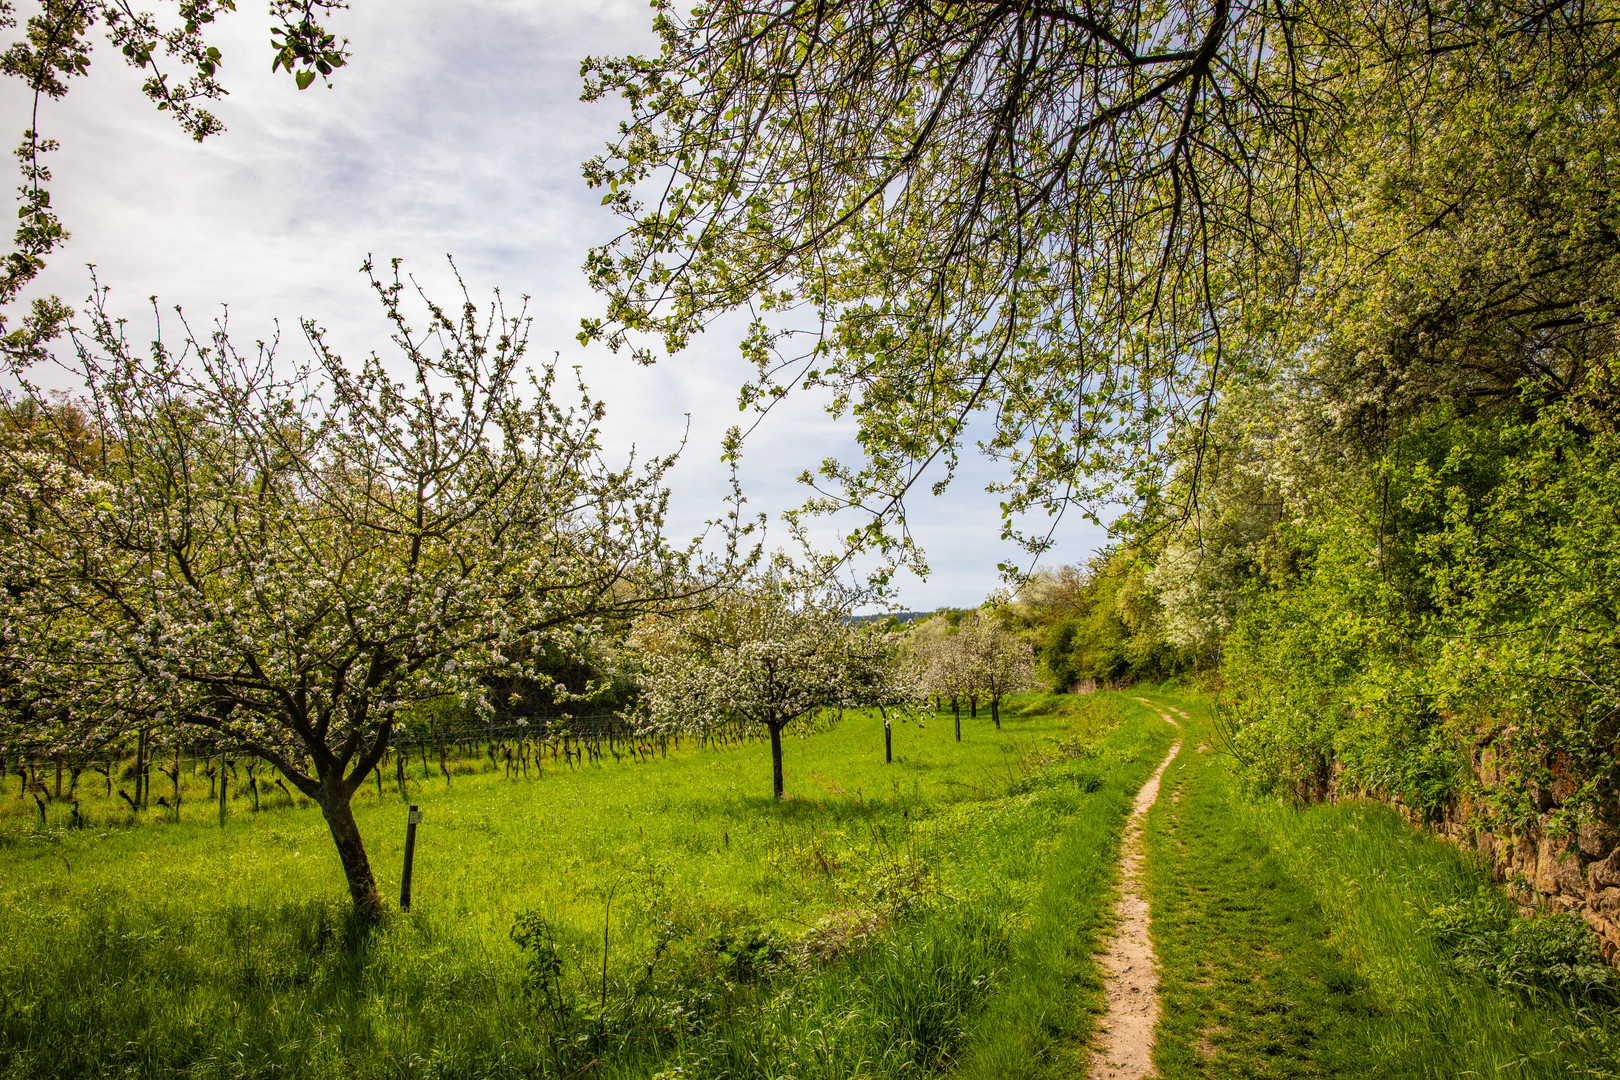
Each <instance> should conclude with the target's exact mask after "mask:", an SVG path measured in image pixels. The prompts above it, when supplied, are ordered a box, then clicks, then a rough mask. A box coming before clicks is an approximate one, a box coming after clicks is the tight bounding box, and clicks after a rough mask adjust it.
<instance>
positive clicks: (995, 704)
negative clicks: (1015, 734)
mask: <svg viewBox="0 0 1620 1080" xmlns="http://www.w3.org/2000/svg"><path fill="white" fill-rule="evenodd" d="M990 719H992V720H994V721H995V722H996V730H997V731H1000V730H1001V698H999V697H997V696H996V695H994V694H992V695H991V696H990Z"/></svg>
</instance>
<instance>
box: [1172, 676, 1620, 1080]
mask: <svg viewBox="0 0 1620 1080" xmlns="http://www.w3.org/2000/svg"><path fill="white" fill-rule="evenodd" d="M1153 696H1154V697H1156V698H1158V699H1159V700H1166V701H1168V700H1175V702H1176V704H1177V705H1178V706H1180V707H1182V708H1185V709H1187V710H1188V711H1189V712H1191V713H1193V715H1194V717H1195V719H1194V721H1193V722H1191V723H1189V724H1188V725H1187V737H1186V738H1185V739H1184V740H1183V742H1182V750H1181V752H1180V754H1179V755H1178V756H1177V758H1176V760H1175V761H1173V762H1172V763H1171V765H1170V767H1169V769H1168V770H1167V771H1166V773H1165V776H1164V779H1163V781H1162V782H1161V788H1160V795H1159V801H1158V803H1157V804H1156V806H1155V807H1154V809H1153V811H1152V812H1151V814H1150V815H1149V819H1148V828H1147V837H1148V845H1149V856H1148V872H1149V889H1150V902H1151V904H1152V907H1153V935H1154V944H1155V947H1156V949H1157V950H1158V954H1159V959H1160V963H1161V965H1162V972H1161V979H1160V985H1159V992H1160V995H1161V1001H1162V1004H1163V1019H1162V1020H1161V1021H1160V1024H1159V1029H1158V1039H1157V1045H1156V1048H1155V1053H1154V1060H1155V1063H1156V1065H1157V1066H1158V1069H1159V1073H1160V1075H1161V1076H1162V1077H1164V1078H1165V1080H1177V1078H1181V1077H1310V1076H1324V1077H1380V1078H1381V1077H1433V1078H1437V1080H1438V1078H1449V1077H1487V1078H1498V1077H1501V1078H1529V1077H1548V1078H1551V1077H1570V1076H1582V1077H1614V1076H1617V1075H1620V1013H1617V1011H1616V1007H1615V1002H1614V1000H1613V998H1612V996H1599V997H1596V998H1593V997H1580V996H1572V995H1565V994H1557V993H1549V992H1525V991H1522V990H1512V989H1502V988H1500V987H1499V986H1497V985H1494V984H1492V983H1491V982H1488V981H1486V980H1484V979H1482V978H1481V977H1479V976H1477V975H1471V974H1468V973H1467V972H1465V971H1463V970H1461V969H1460V968H1459V966H1458V965H1457V964H1456V963H1455V961H1454V957H1453V955H1452V953H1451V952H1449V951H1448V950H1447V949H1446V948H1445V947H1444V942H1443V941H1441V940H1440V939H1439V938H1438V936H1437V935H1436V933H1435V931H1434V926H1435V918H1434V913H1435V912H1437V911H1438V910H1439V909H1442V908H1447V907H1454V906H1456V905H1459V904H1467V903H1470V902H1472V901H1473V899H1474V898H1475V897H1477V896H1479V895H1480V890H1481V888H1482V887H1485V886H1487V881H1488V879H1487V878H1486V875H1485V873H1484V871H1483V869H1482V868H1481V867H1480V866H1479V865H1478V864H1477V862H1476V861H1475V860H1474V859H1472V858H1471V857H1469V856H1466V855H1464V854H1463V853H1461V852H1459V851H1458V850H1457V849H1455V848H1453V847H1450V846H1449V845H1447V844H1445V843H1442V842H1440V841H1438V840H1433V839H1430V838H1428V837H1425V836H1423V835H1421V834H1420V833H1418V832H1416V831H1414V830H1413V829H1411V828H1410V827H1409V826H1407V825H1406V824H1405V823H1404V822H1403V821H1401V819H1400V818H1399V817H1398V816H1397V815H1396V814H1394V813H1393V812H1392V811H1390V810H1388V809H1387V808H1385V807H1382V806H1378V805H1374V804H1369V803H1362V802H1353V803H1343V804H1338V805H1324V806H1314V807H1310V808H1307V809H1304V810H1295V809H1293V808H1289V807H1283V806H1280V805H1276V804H1256V803H1253V802H1250V801H1248V800H1246V799H1245V798H1244V797H1243V795H1242V794H1241V793H1240V792H1239V791H1238V790H1237V786H1236V783H1235V781H1234V779H1233V777H1232V775H1231V773H1230V771H1229V764H1230V759H1228V758H1226V757H1225V756H1224V755H1223V754H1221V753H1220V752H1219V745H1218V741H1217V739H1216V737H1215V735H1214V733H1213V731H1212V729H1211V727H1210V725H1209V724H1208V722H1207V719H1206V714H1205V710H1204V708H1203V707H1202V705H1201V704H1200V703H1198V702H1197V701H1195V700H1191V699H1171V698H1167V697H1164V696H1161V695H1153Z"/></svg>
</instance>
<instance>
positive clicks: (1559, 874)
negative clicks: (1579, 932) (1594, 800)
mask: <svg viewBox="0 0 1620 1080" xmlns="http://www.w3.org/2000/svg"><path fill="white" fill-rule="evenodd" d="M1382 801H1386V802H1389V803H1391V804H1392V805H1393V806H1395V808H1396V809H1397V810H1399V811H1400V812H1401V814H1402V815H1403V816H1404V817H1405V818H1406V819H1407V821H1409V822H1411V823H1412V824H1413V825H1414V826H1415V827H1417V828H1421V829H1424V830H1425V831H1427V832H1429V833H1430V834H1432V835H1435V836H1438V837H1441V838H1443V839H1445V840H1448V841H1450V842H1451V843H1453V844H1456V845H1457V846H1458V847H1461V848H1463V849H1465V850H1469V851H1475V852H1478V853H1479V856H1480V858H1481V860H1483V861H1484V863H1485V865H1486V867H1488V868H1489V869H1490V871H1491V875H1492V876H1493V877H1494V878H1495V879H1496V880H1497V881H1499V882H1502V883H1504V884H1506V885H1507V886H1508V888H1509V889H1510V890H1512V892H1513V893H1514V895H1515V897H1516V898H1517V899H1518V901H1519V906H1520V908H1521V909H1524V910H1525V911H1526V912H1527V913H1528V912H1529V911H1530V910H1536V911H1549V912H1550V911H1574V912H1576V913H1577V914H1579V915H1580V916H1581V918H1583V919H1585V920H1586V924H1587V925H1588V926H1590V927H1591V928H1592V931H1593V933H1595V934H1596V935H1597V938H1598V947H1599V948H1600V949H1601V950H1602V952H1603V958H1604V959H1605V960H1607V961H1608V962H1609V963H1610V964H1612V965H1614V966H1615V967H1620V845H1617V844H1616V838H1615V837H1614V836H1613V835H1610V834H1607V833H1604V832H1601V831H1600V830H1598V829H1597V828H1596V827H1594V826H1591V825H1587V826H1585V827H1583V828H1582V829H1581V832H1580V835H1579V836H1578V837H1576V838H1575V841H1574V843H1573V844H1566V843H1564V842H1561V841H1554V840H1550V839H1548V838H1547V837H1546V836H1545V835H1543V834H1542V832H1541V830H1540V829H1539V828H1535V829H1532V830H1530V831H1528V832H1525V833H1522V834H1520V835H1517V836H1509V837H1502V836H1497V835H1496V834H1494V833H1489V832H1486V831H1484V830H1483V829H1476V828H1474V827H1473V826H1471V825H1469V824H1468V823H1467V819H1468V816H1469V815H1468V814H1467V807H1466V806H1456V807H1450V808H1448V809H1447V811H1446V812H1445V813H1444V814H1443V815H1442V817H1441V818H1440V820H1438V821H1434V820H1432V819H1431V820H1430V821H1427V822H1425V821H1424V820H1423V815H1422V814H1420V813H1419V812H1418V811H1415V810H1413V809H1411V808H1410V807H1408V806H1405V805H1404V804H1402V802H1401V800H1400V799H1386V800H1382Z"/></svg>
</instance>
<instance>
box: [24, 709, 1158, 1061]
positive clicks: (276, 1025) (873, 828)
mask: <svg viewBox="0 0 1620 1080" xmlns="http://www.w3.org/2000/svg"><path fill="white" fill-rule="evenodd" d="M1003 725H1004V730H1003V731H1001V732H999V733H997V732H995V731H993V730H992V729H991V727H990V724H989V722H988V720H987V719H980V720H979V721H977V722H971V721H966V720H964V724H963V728H964V741H963V742H962V743H960V744H958V743H956V742H954V740H953V739H952V737H951V723H950V718H949V716H940V717H937V718H933V719H931V720H929V722H928V723H927V724H926V726H923V727H918V726H916V725H910V726H900V727H897V729H896V731H895V752H896V761H895V763H894V764H893V765H888V766H885V765H884V763H883V756H882V729H881V725H880V724H879V723H878V722H877V721H876V720H875V718H872V717H868V716H861V715H850V716H848V717H846V720H845V722H844V723H843V724H842V725H840V726H838V727H836V728H834V729H833V730H832V731H831V732H828V733H823V734H818V735H813V736H808V737H806V738H804V739H802V740H790V741H789V743H788V745H787V748H786V767H787V772H788V776H787V785H788V793H789V794H790V796H792V798H791V799H790V800H789V801H787V802H786V803H783V804H777V803H775V802H774V801H773V800H772V799H771V798H770V797H769V790H770V766H769V758H768V752H767V750H766V748H765V747H764V746H763V745H762V744H751V745H746V746H741V747H731V748H723V749H717V750H698V749H696V748H690V747H689V748H686V749H683V750H680V751H677V752H673V753H672V754H671V755H670V757H669V758H668V759H667V760H663V759H660V760H653V761H649V762H646V763H645V764H639V765H638V764H631V763H629V762H626V763H624V764H616V763H613V762H611V761H609V762H608V763H607V764H605V765H602V766H587V767H583V768H580V769H577V770H570V769H567V768H562V769H556V768H554V767H551V766H549V765H548V767H547V770H546V775H545V776H544V778H542V779H538V780H527V781H525V780H507V779H505V778H504V777H503V776H502V775H501V774H500V773H499V772H492V771H482V772H480V771H473V770H475V769H476V766H475V765H473V764H472V763H470V762H469V763H467V766H466V768H467V769H468V770H469V771H466V772H463V773H461V774H459V775H456V776H455V777H454V778H453V780H452V781H451V782H450V784H448V785H446V783H445V782H444V780H443V779H442V778H439V777H437V763H436V762H434V763H432V768H433V778H431V779H429V780H426V781H423V780H422V779H421V777H422V770H421V765H420V761H418V762H416V763H414V767H413V773H412V776H413V778H414V780H413V782H412V783H411V785H410V791H409V795H410V800H411V801H412V802H415V803H418V804H420V805H421V806H422V808H423V810H424V811H425V814H426V822H425V824H424V825H423V826H422V827H421V830H420V833H419V839H418V848H417V854H416V867H415V884H414V889H413V893H414V904H413V910H412V911H411V912H410V914H409V915H396V916H393V917H391V918H389V919H388V920H386V921H385V922H384V923H383V924H382V925H380V926H374V927H363V926H360V925H357V924H355V923H354V922H353V921H352V920H350V918H349V917H348V914H347V907H346V900H345V897H346V893H345V890H344V889H343V885H342V875H341V873H340V871H339V869H338V865H337V860H336V857H335V854H334V853H333V852H332V850H331V841H330V839H329V838H328V837H327V835H326V832H325V826H324V824H323V823H322V821H321V819H320V816H319V814H318V813H317V812H316V811H315V810H314V809H313V808H311V807H309V806H307V805H299V804H298V803H296V802H294V801H292V800H288V799H286V798H284V797H282V796H281V795H280V793H279V792H277V794H276V797H275V799H273V800H270V799H267V800H265V802H264V806H265V809H264V810H263V811H262V812H260V813H256V814H255V813H251V812H250V810H249V807H250V805H251V804H250V802H249V801H247V800H245V799H242V798H234V799H233V800H232V802H231V806H230V809H231V816H230V818H229V820H228V822H227V824H226V827H225V828H224V829H223V830H222V829H221V828H220V827H219V825H218V819H217V810H216V809H215V808H214V807H213V806H211V805H209V804H208V803H207V801H206V798H205V796H206V793H207V785H206V781H200V785H199V787H198V788H195V789H193V790H191V791H189V792H187V793H186V794H185V798H184V800H183V810H182V814H181V820H180V821H179V822H178V823H177V822H175V821H173V820H172V818H171V816H169V815H166V814H165V813H163V812H161V811H159V812H152V813H147V814H144V815H141V817H140V819H139V820H135V819H134V818H132V817H131V816H130V815H128V814H122V813H118V812H117V805H120V804H109V803H107V802H106V801H105V800H104V799H102V800H97V799H91V798H86V799H84V813H85V816H86V817H87V819H88V821H89V824H90V827H89V828H85V829H73V828H67V827H65V821H64V820H63V819H62V817H61V816H60V815H58V816H56V817H53V819H52V820H51V821H49V822H48V823H47V826H46V827H45V828H43V829H42V828H41V827H40V824H39V821H38V815H37V810H36V809H35V808H34V806H33V805H32V802H31V800H30V801H29V802H27V803H24V802H22V801H21V800H20V799H19V798H17V797H16V788H15V780H13V781H12V786H11V788H10V790H8V792H7V794H6V797H5V798H4V799H3V800H0V802H3V803H4V804H5V809H4V811H0V1076H3V1077H23V1076H29V1077H47V1076H61V1077H77V1076H104V1075H114V1074H117V1075H131V1076H154V1077H155V1076H188V1077H226V1076H230V1077H246V1076H271V1075H277V1076H297V1077H310V1078H320V1077H328V1076H330V1077H338V1076H342V1077H346V1078H348V1077H357V1078H358V1077H384V1076H387V1077H399V1076H411V1077H414V1076H424V1077H426V1076H435V1077H436V1076H467V1077H473V1076H539V1075H557V1074H558V1073H566V1074H569V1075H580V1076H586V1075H593V1076H615V1077H617V1076H624V1077H632V1076H653V1075H659V1074H662V1075H666V1076H675V1075H681V1076H688V1077H703V1076H713V1077H720V1076H727V1077H737V1076H782V1075H793V1076H797V1077H813V1076H826V1077H833V1076H838V1077H848V1076H855V1075H863V1076H873V1077H876V1076H902V1075H905V1076H913V1075H920V1074H927V1073H935V1072H939V1071H942V1070H946V1069H954V1070H955V1071H958V1072H960V1073H962V1074H964V1075H971V1076H982V1077H999V1076H1013V1075H1016V1076H1030V1075H1040V1074H1042V1073H1043V1072H1050V1073H1052V1074H1053V1075H1056V1074H1058V1073H1067V1072H1069V1071H1072V1070H1071V1069H1070V1066H1072V1064H1073V1062H1074V1061H1076V1060H1078V1057H1077V1055H1078V1050H1077V1049H1076V1048H1077V1047H1078V1046H1079V1045H1080V1044H1081V1043H1082V1042H1083V1040H1084V1038H1085V1036H1086V1034H1087V1032H1088V1031H1089V1028H1090V1024H1091V1018H1092V1015H1093V1012H1094V1010H1095V1006H1096V1001H1097V996H1098V993H1097V986H1098V983H1097V975H1096V970H1095V965H1094V964H1093V962H1092V960H1091V951H1092V947H1093V943H1094V940H1095V935H1096V932H1097V929H1098V927H1099V926H1100V925H1101V923H1102V921H1103V916H1102V908H1103V905H1104V903H1105V901H1106V900H1107V898H1108V895H1109V880H1110V877H1111V874H1112V868H1113V860H1114V857H1115V854H1116V844H1117V837H1118V831H1119V825H1120V823H1121V821H1122V820H1123V816H1124V813H1125V811H1126V808H1127V807H1128V802H1129V798H1130V794H1131V793H1132V792H1133V791H1134V790H1135V788H1136V787H1137V786H1139V785H1140V783H1141V782H1142V780H1143V778H1144V777H1145V776H1146V774H1147V773H1148V772H1149V771H1150V770H1151V768H1152V767H1153V765H1154V764H1155V763H1156V762H1157V760H1158V758H1159V757H1160V756H1161V755H1162V753H1163V750H1164V748H1165V747H1166V746H1167V745H1168V741H1169V732H1168V729H1167V728H1165V726H1164V725H1162V724H1160V723H1159V722H1158V721H1156V720H1154V719H1152V718H1151V715H1150V714H1147V713H1145V712H1144V711H1143V710H1141V709H1140V708H1139V707H1137V706H1135V705H1134V704H1131V703H1130V702H1128V701H1124V702H1119V701H1118V700H1117V699H1115V698H1112V697H1109V696H1102V695H1099V696H1097V697H1094V698H1090V699H1082V700H1077V699H1064V698H1048V697H1035V696H1032V697H1030V698H1027V699H1024V700H1023V701H1022V702H1020V703H1015V704H1014V705H1013V706H1012V707H1010V708H1008V709H1007V710H1006V711H1005V712H1004V713H1003ZM1060 747H1061V748H1060ZM1043 758H1044V759H1046V760H1045V763H1044V764H1042V765H1040V766H1039V767H1037V766H1036V765H1034V764H1032V762H1034V761H1036V760H1038V759H1043ZM100 781H101V778H100V777H99V776H93V775H91V774H87V775H86V776H85V777H83V778H82V779H81V784H80V794H81V796H83V795H86V794H88V793H91V792H93V791H94V790H95V789H96V787H97V785H99V784H100ZM125 786H126V787H127V784H126V785H125ZM392 788H393V786H392V784H391V783H389V784H387V785H386V789H385V791H384V793H383V794H382V796H381V797H379V796H378V794H377V791H376V788H375V787H373V786H367V787H365V788H363V789H362V792H363V794H362V795H361V796H360V798H359V799H358V801H357V808H356V810H357V818H358V820H359V822H360V825H361V829H362V832H363V834H364V835H365V837H366V840H367V845H368V852H369V854H370V857H371V861H372V865H373V868H374V870H375V871H376V872H377V874H378V878H379V883H380V885H381V886H382V888H383V891H384V893H385V895H393V894H395V893H397V888H398V876H397V875H398V872H399V870H398V868H399V866H400V861H401V849H402V842H403V833H404V812H403V804H402V803H401V801H400V800H399V798H398V795H397V793H395V792H394V791H393V789H392ZM168 789H169V785H168V782H167V780H166V779H164V780H159V781H158V782H157V783H156V784H155V786H154V794H165V793H167V792H168ZM610 899H611V914H610V913H609V904H610ZM525 914H527V915H528V916H529V917H530V925H531V926H534V927H541V928H543V930H544V932H545V934H549V937H547V938H546V939H545V940H547V941H549V942H551V943H552V944H553V945H554V951H549V952H548V951H541V952H537V951H536V950H534V949H532V948H531V950H530V951H528V952H527V953H525V952H524V951H522V950H520V949H519V948H518V946H517V945H515V944H514V943H513V940H512V937H511V931H512V929H513V926H514V922H515V921H516V920H517V919H518V918H519V916H523V915H525ZM604 930H605V931H606V935H607V949H606V960H605V986H606V993H605V1007H604V995H603V992H602V988H603V985H604V947H603V939H604ZM548 956H549V957H550V958H552V959H553V960H554V965H553V966H551V967H549V968H548V966H547V965H546V964H545V963H541V964H539V965H538V967H531V966H530V965H529V964H528V963H527V961H533V960H535V959H537V958H540V959H542V960H543V959H545V958H546V957H548ZM537 971H538V972H539V973H540V976H541V977H539V978H537V977H536V972H537ZM548 972H549V974H548ZM677 1070H678V1071H677Z"/></svg>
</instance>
